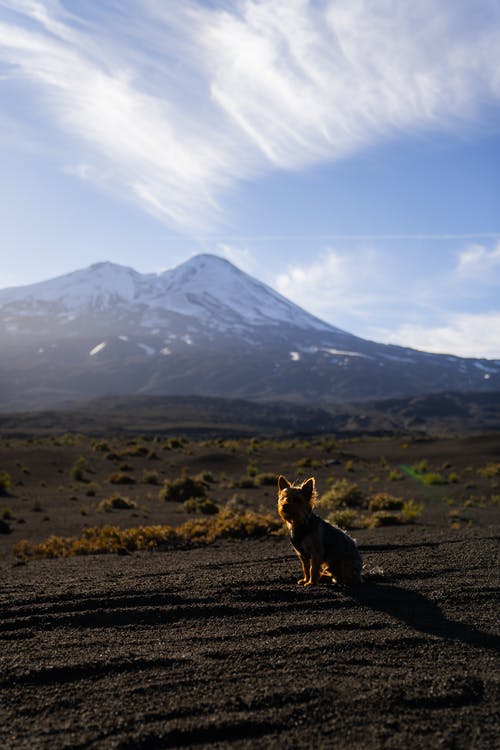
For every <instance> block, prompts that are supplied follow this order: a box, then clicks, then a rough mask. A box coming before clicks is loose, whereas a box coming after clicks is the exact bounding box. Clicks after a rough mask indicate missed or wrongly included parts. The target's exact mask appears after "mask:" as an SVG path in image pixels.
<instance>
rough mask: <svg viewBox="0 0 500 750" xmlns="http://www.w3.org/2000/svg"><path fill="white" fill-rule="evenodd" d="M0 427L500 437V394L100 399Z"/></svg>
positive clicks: (6, 430) (22, 431)
mask: <svg viewBox="0 0 500 750" xmlns="http://www.w3.org/2000/svg"><path fill="white" fill-rule="evenodd" d="M0 431H1V433H2V434H3V435H4V436H5V437H7V436H18V437H23V436H32V435H50V434H54V435H60V434H61V433H65V432H68V433H82V434H87V435H96V436H99V435H111V434H114V435H137V434H145V435H165V434H167V435H179V434H183V435H186V436H191V437H232V436H233V437H241V436H247V437H249V436H253V435H258V436H267V437H272V436H274V437H279V436H283V435H319V434H332V435H335V436H337V437H354V436H360V435H364V436H383V435H387V436H389V435H414V436H418V435H420V436H442V435H465V434H471V435H480V434H484V433H498V434H499V435H500V392H493V393H437V394H429V395H426V396H416V397H413V398H408V399H392V400H386V401H380V402H367V403H362V404H359V403H358V404H342V405H337V406H332V407H329V408H317V407H308V406H299V405H296V404H289V403H283V402H281V403H268V404H256V403H255V402H251V401H245V400H242V399H223V398H209V397H204V396H177V397H176V396H132V397H121V398H106V399H102V398H101V399H97V400H95V401H91V402H89V403H87V404H85V405H82V406H76V407H73V408H71V409H59V410H54V411H43V412H35V413H33V412H31V413H16V414H0Z"/></svg>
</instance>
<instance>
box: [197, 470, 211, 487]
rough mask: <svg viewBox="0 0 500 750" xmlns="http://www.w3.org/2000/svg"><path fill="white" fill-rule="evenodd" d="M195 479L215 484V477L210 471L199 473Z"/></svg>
mask: <svg viewBox="0 0 500 750" xmlns="http://www.w3.org/2000/svg"><path fill="white" fill-rule="evenodd" d="M195 479H197V480H198V481H200V482H207V483H209V484H213V483H214V482H215V477H214V475H213V474H212V472H211V471H200V473H199V474H197V475H196V476H195Z"/></svg>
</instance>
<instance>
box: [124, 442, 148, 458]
mask: <svg viewBox="0 0 500 750" xmlns="http://www.w3.org/2000/svg"><path fill="white" fill-rule="evenodd" d="M148 453H149V448H148V447H147V446H145V445H130V446H129V447H128V448H124V449H123V450H122V451H121V453H120V455H121V456H122V457H126V456H128V457H130V458H137V456H147V455H148Z"/></svg>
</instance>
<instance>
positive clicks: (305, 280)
mask: <svg viewBox="0 0 500 750" xmlns="http://www.w3.org/2000/svg"><path fill="white" fill-rule="evenodd" d="M406 262H407V259H405V256H404V253H403V254H402V257H401V258H399V266H398V258H397V254H395V255H393V256H392V258H391V260H390V262H389V260H388V255H387V252H386V251H384V250H383V249H382V248H380V247H376V246H372V247H371V248H369V249H367V248H366V247H361V246H358V247H354V248H351V249H350V250H349V252H348V253H347V252H344V251H341V250H338V249H329V250H327V251H325V252H323V253H322V254H320V255H318V256H317V257H316V258H314V259H312V260H311V261H310V262H309V263H306V264H302V265H298V264H296V265H290V266H289V267H288V268H287V269H285V270H284V272H283V273H281V274H280V275H278V276H277V277H276V279H275V280H274V284H273V286H275V287H276V288H277V289H278V291H279V292H281V293H282V294H284V295H285V296H287V297H289V298H290V299H292V300H293V301H294V302H296V303H297V304H299V305H302V306H303V307H305V308H306V309H308V310H310V311H311V312H314V313H315V314H316V315H318V316H319V317H320V318H323V319H324V320H327V321H328V322H330V323H332V324H333V325H335V326H339V327H340V328H343V329H344V330H348V331H350V332H353V333H356V334H357V335H359V336H362V337H364V338H369V339H372V340H377V341H382V342H384V343H392V344H398V345H400V346H409V347H413V348H415V349H422V350H424V351H430V352H437V353H453V354H456V355H459V356H463V357H487V358H488V357H490V358H500V307H499V302H498V295H497V294H496V290H497V288H498V285H499V284H500V244H498V243H497V244H496V245H494V246H492V247H488V246H486V245H479V244H475V245H471V246H468V247H466V248H463V249H461V250H458V251H455V252H453V251H450V253H449V255H448V262H447V263H445V264H443V267H442V269H441V271H439V272H438V271H437V270H436V268H435V267H432V266H431V267H429V270H428V272H427V273H425V274H423V275H420V276H415V275H414V274H413V273H412V270H411V266H408V267H407V270H406V273H403V272H402V269H403V268H404V266H405V263H406ZM417 262H418V261H417ZM478 300H479V301H480V304H481V306H482V307H483V308H484V309H483V310H481V311H478V310H477V309H475V308H476V307H477V302H478ZM484 310H486V311H484Z"/></svg>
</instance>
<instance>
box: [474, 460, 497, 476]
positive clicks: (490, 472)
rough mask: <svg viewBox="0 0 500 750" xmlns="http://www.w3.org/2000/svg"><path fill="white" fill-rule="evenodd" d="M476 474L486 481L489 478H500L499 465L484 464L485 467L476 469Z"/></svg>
mask: <svg viewBox="0 0 500 750" xmlns="http://www.w3.org/2000/svg"><path fill="white" fill-rule="evenodd" d="M477 473H478V474H479V475H480V476H482V477H485V478H487V479H490V478H491V477H497V476H500V463H495V464H493V463H491V464H486V466H483V467H482V468H481V469H478V470H477Z"/></svg>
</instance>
